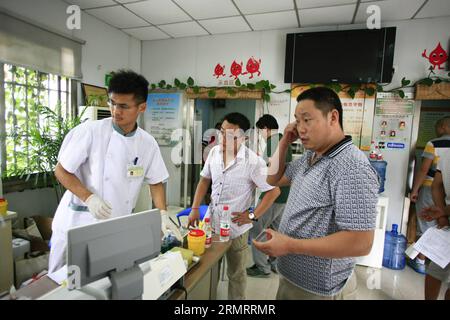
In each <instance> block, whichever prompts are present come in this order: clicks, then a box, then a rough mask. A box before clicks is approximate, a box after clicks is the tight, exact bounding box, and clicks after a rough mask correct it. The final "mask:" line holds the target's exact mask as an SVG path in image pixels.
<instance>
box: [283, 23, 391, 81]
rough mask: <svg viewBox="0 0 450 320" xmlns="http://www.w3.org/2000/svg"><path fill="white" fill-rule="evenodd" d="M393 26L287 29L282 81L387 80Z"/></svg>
mask: <svg viewBox="0 0 450 320" xmlns="http://www.w3.org/2000/svg"><path fill="white" fill-rule="evenodd" d="M395 34H396V27H389V28H381V29H374V30H369V29H361V30H344V31H326V32H307V33H290V34H287V38H286V61H285V73H284V82H285V83H332V82H338V83H349V84H353V83H389V82H391V80H392V75H393V69H392V64H393V61H394V47H395Z"/></svg>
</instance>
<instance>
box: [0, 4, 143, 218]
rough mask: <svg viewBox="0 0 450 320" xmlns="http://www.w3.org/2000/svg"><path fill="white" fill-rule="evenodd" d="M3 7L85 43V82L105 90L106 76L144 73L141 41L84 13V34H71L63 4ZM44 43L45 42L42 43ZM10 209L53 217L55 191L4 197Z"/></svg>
mask: <svg viewBox="0 0 450 320" xmlns="http://www.w3.org/2000/svg"><path fill="white" fill-rule="evenodd" d="M0 7H2V8H5V9H6V10H8V11H10V12H13V13H16V14H17V15H20V16H22V17H25V18H27V19H29V20H30V21H34V22H37V23H39V24H41V25H43V26H48V27H50V29H53V30H56V31H59V32H62V33H64V34H67V35H69V36H73V37H76V38H79V39H82V40H85V41H86V44H84V45H83V46H82V73H83V79H82V81H83V82H85V83H89V84H93V85H98V86H104V77H105V74H106V73H108V72H110V71H113V70H117V69H119V68H131V69H133V70H135V71H137V72H140V71H141V70H140V69H141V41H140V40H137V39H135V38H133V37H131V36H129V35H127V34H125V33H124V32H122V31H120V30H118V29H115V28H113V27H111V26H109V25H107V24H105V23H103V22H101V21H99V20H97V19H95V18H93V17H92V16H90V15H88V14H85V13H82V15H81V30H73V31H72V30H68V29H67V27H66V19H67V17H68V15H67V14H66V8H67V7H68V4H66V3H65V2H62V1H60V0H38V1H37V0H0ZM42 41H43V42H44V41H45V39H42ZM5 197H6V198H7V199H8V202H9V209H10V210H13V211H17V212H18V213H19V216H20V218H23V217H29V216H32V215H36V214H37V215H46V216H48V215H50V216H52V215H53V213H54V212H55V209H56V206H57V203H56V198H55V197H54V193H53V189H36V190H27V191H24V192H13V193H7V194H5Z"/></svg>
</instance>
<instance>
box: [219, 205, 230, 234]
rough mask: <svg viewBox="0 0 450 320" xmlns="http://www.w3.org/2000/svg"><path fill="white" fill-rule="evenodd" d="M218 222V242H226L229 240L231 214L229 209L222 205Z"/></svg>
mask: <svg viewBox="0 0 450 320" xmlns="http://www.w3.org/2000/svg"><path fill="white" fill-rule="evenodd" d="M219 220H220V241H221V242H226V241H228V240H230V226H231V214H230V211H229V207H228V206H227V205H224V206H223V207H222V210H220V212H219Z"/></svg>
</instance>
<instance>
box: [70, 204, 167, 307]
mask: <svg viewBox="0 0 450 320" xmlns="http://www.w3.org/2000/svg"><path fill="white" fill-rule="evenodd" d="M67 238H68V242H67V269H68V279H71V278H74V277H75V278H76V277H79V278H78V279H75V282H76V283H77V285H78V286H81V287H82V286H85V285H87V284H89V283H91V282H94V281H97V280H99V279H102V278H105V277H109V278H110V280H111V284H112V287H111V299H114V300H129V299H140V298H142V294H143V272H142V270H141V269H140V268H139V264H140V263H143V262H145V261H147V260H150V259H153V258H155V257H157V256H158V255H159V253H160V250H161V215H160V212H159V209H153V210H148V211H143V212H140V213H135V214H131V215H127V216H123V217H118V218H112V219H108V220H105V221H101V222H98V223H94V224H90V225H86V226H81V227H76V228H72V229H70V230H68V232H67ZM75 270H76V272H75V274H73V273H71V272H73V271H75ZM70 287H71V286H70V281H69V288H70ZM71 289H75V288H73V287H72V288H71ZM78 289H79V288H78Z"/></svg>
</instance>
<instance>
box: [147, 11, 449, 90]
mask: <svg viewBox="0 0 450 320" xmlns="http://www.w3.org/2000/svg"><path fill="white" fill-rule="evenodd" d="M388 26H396V27H397V37H396V46H395V56H394V66H395V67H396V70H397V71H396V74H395V75H394V78H393V80H392V85H391V86H390V87H393V86H397V85H398V84H399V83H400V81H401V79H402V78H403V77H406V78H408V79H411V80H417V79H420V78H422V77H424V76H426V75H427V68H428V66H429V64H428V61H427V59H424V58H422V56H421V54H422V52H423V50H424V49H427V53H428V52H430V51H431V50H433V49H434V48H435V46H436V44H437V43H438V42H439V41H440V42H441V44H442V46H443V47H444V48H446V49H448V45H449V37H448V30H449V28H450V19H448V18H435V19H417V20H413V21H409V20H405V21H399V22H386V23H384V24H383V25H382V27H388ZM350 28H352V29H356V28H358V29H360V28H365V25H349V26H340V27H336V26H329V27H327V26H324V27H316V28H302V29H286V30H274V31H257V32H245V33H233V34H224V35H213V36H201V37H191V38H181V39H169V40H157V41H143V42H142V73H143V74H144V75H145V76H146V77H147V79H148V80H149V81H151V82H158V81H159V80H162V79H164V80H166V81H173V79H174V78H175V77H177V78H179V79H180V80H184V81H185V80H186V79H187V77H188V76H192V77H193V78H194V79H195V80H197V82H198V83H199V84H200V85H204V86H211V85H217V84H218V81H217V80H216V78H215V77H213V73H214V67H215V65H216V64H217V63H222V64H225V65H226V71H227V73H228V74H229V67H230V63H231V62H232V61H233V60H234V59H236V60H237V61H238V62H240V61H241V60H242V61H243V63H244V69H245V63H246V61H247V59H248V58H249V57H250V56H254V57H255V58H257V59H258V58H261V60H262V64H261V70H262V75H261V77H259V78H258V77H256V78H255V79H253V80H248V79H247V78H246V76H243V77H241V81H242V80H244V81H245V82H247V81H252V82H255V81H257V80H258V79H268V80H270V81H271V82H272V83H275V84H277V85H282V84H283V82H284V59H285V57H284V56H285V46H286V34H287V33H290V32H311V31H323V30H343V29H350ZM227 79H229V78H227ZM390 87H387V88H388V89H389V88H390Z"/></svg>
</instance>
